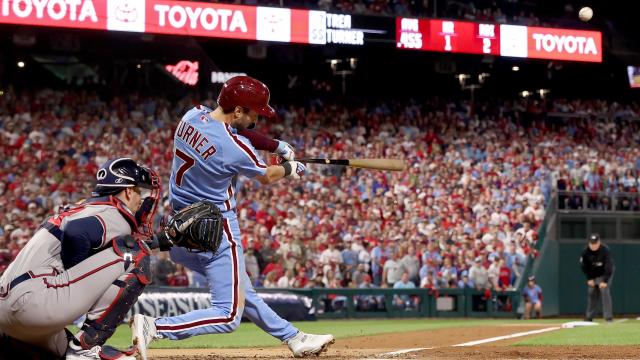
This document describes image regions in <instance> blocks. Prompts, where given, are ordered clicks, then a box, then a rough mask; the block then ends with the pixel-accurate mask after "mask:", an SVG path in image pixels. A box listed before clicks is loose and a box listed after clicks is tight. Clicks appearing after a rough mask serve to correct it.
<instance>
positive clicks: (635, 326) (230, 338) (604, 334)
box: [108, 319, 640, 348]
mask: <svg viewBox="0 0 640 360" xmlns="http://www.w3.org/2000/svg"><path fill="white" fill-rule="evenodd" d="M573 320H575V319H573ZM565 321H570V319H543V320H529V321H526V322H525V321H521V320H479V319H450V320H449V319H385V320H333V321H331V320H326V321H315V322H300V323H295V324H294V325H295V326H297V327H298V328H300V329H301V330H303V331H306V332H311V333H331V334H334V335H335V336H336V338H347V337H357V336H367V335H374V334H384V333H400V332H406V331H420V330H437V329H445V328H461V327H475V326H483V325H487V326H495V325H503V324H504V325H516V324H547V323H548V324H550V326H552V324H554V325H557V324H560V323H562V322H565ZM478 338H479V339H482V338H483V335H482V334H478ZM108 343H109V344H111V345H113V346H118V347H124V346H127V345H129V344H130V343H131V333H130V331H129V327H128V326H125V325H123V326H120V327H119V328H118V330H117V331H116V334H115V335H114V336H113V337H112V338H111V339H110V341H109V342H108ZM279 344H280V343H279V341H277V340H276V339H274V338H273V337H271V336H270V335H268V334H266V333H265V332H263V331H262V330H260V329H259V328H258V327H257V326H255V325H253V324H252V323H242V324H241V325H240V327H239V328H238V329H237V330H236V331H235V332H234V333H232V334H221V335H205V336H197V337H193V338H190V339H185V340H181V341H170V340H162V341H158V342H155V343H153V346H152V348H245V347H264V346H277V345H279ZM517 345H527V346H530V345H536V346H537V345H640V321H636V320H629V321H626V322H623V323H614V324H601V325H600V326H594V327H582V328H575V329H562V330H559V331H554V332H551V333H547V334H542V335H538V336H533V337H529V338H526V339H525V340H522V341H520V342H518V343H517V344H516V346H517Z"/></svg>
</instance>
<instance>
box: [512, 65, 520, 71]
mask: <svg viewBox="0 0 640 360" xmlns="http://www.w3.org/2000/svg"><path fill="white" fill-rule="evenodd" d="M511 71H520V66H513V67H512V68H511Z"/></svg>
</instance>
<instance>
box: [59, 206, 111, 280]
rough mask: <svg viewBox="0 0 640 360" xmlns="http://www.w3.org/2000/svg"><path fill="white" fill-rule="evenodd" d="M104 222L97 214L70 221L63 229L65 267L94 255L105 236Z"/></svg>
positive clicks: (63, 261)
mask: <svg viewBox="0 0 640 360" xmlns="http://www.w3.org/2000/svg"><path fill="white" fill-rule="evenodd" d="M105 235H106V234H105V229H104V226H103V224H102V222H101V221H100V220H99V219H98V218H97V217H95V216H89V217H84V218H80V219H76V220H72V221H69V222H68V223H67V224H66V226H65V228H64V231H63V235H62V244H61V254H60V256H61V257H62V264H63V265H64V268H65V269H70V268H72V267H73V266H75V265H76V264H78V263H80V262H82V261H83V260H85V259H87V258H88V257H89V256H91V255H92V253H93V252H92V251H93V250H94V249H96V248H98V247H100V246H101V245H102V243H103V241H104V238H105Z"/></svg>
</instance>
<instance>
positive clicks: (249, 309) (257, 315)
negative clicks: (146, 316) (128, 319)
mask: <svg viewBox="0 0 640 360" xmlns="http://www.w3.org/2000/svg"><path fill="white" fill-rule="evenodd" d="M229 216H230V217H229V218H227V217H225V219H224V223H223V227H224V231H223V236H222V241H221V244H220V248H219V249H218V251H217V252H216V253H215V254H212V253H210V252H200V253H197V252H189V251H188V250H186V249H184V248H180V247H174V248H173V249H171V259H172V260H173V261H175V262H177V263H179V264H182V265H184V266H186V267H188V268H189V269H191V270H193V271H195V272H198V273H200V274H203V275H205V276H206V278H207V280H208V282H209V291H210V293H211V307H210V308H207V309H199V310H194V311H191V312H188V313H186V314H183V315H179V316H172V317H164V318H158V319H156V329H157V331H158V334H159V335H161V336H162V337H164V338H168V339H172V340H179V339H185V338H189V337H192V336H196V335H204V334H222V333H228V332H232V331H234V330H235V329H236V327H238V325H240V320H241V318H242V314H243V313H244V314H245V315H246V316H247V318H249V320H251V321H252V322H253V323H254V324H256V325H257V326H258V327H260V328H261V329H262V330H264V331H265V332H267V333H269V334H271V335H272V336H274V337H276V338H278V339H280V340H286V339H289V338H291V337H293V336H295V334H297V333H298V329H296V328H295V327H294V326H293V325H292V324H291V323H290V322H288V321H286V320H284V319H283V318H281V317H280V316H278V314H276V313H275V312H274V311H273V310H272V309H271V308H270V307H269V306H268V305H267V304H266V303H265V302H264V301H263V300H262V298H260V296H258V294H257V293H256V291H255V289H254V288H253V285H251V280H250V279H249V276H248V275H247V271H246V270H245V263H244V255H243V251H242V243H241V242H240V227H239V225H238V219H237V218H236V217H235V214H230V215H229Z"/></svg>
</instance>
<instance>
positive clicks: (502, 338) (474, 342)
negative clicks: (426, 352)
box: [451, 326, 560, 347]
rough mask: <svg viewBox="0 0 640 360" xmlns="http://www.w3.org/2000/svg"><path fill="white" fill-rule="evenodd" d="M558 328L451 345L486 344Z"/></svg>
mask: <svg viewBox="0 0 640 360" xmlns="http://www.w3.org/2000/svg"><path fill="white" fill-rule="evenodd" d="M558 329H560V327H559V326H554V327H549V328H544V329H540V330H532V331H525V332H519V333H515V334H511V335H504V336H496V337H492V338H488V339H482V340H476V341H471V342H467V343H462V344H456V345H451V346H453V347H460V346H474V345H480V344H486V343H490V342H494V341H500V340H506V339H512V338H516V337H520V336H527V335H534V334H541V333H545V332H548V331H554V330H558Z"/></svg>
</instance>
